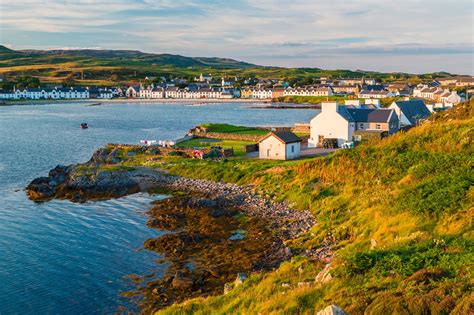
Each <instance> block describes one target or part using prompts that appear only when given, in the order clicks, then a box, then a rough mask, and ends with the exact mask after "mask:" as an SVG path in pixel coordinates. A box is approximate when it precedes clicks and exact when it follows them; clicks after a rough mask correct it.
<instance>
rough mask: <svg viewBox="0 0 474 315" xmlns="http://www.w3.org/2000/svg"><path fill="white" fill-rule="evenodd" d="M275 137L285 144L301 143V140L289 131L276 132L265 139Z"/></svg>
mask: <svg viewBox="0 0 474 315" xmlns="http://www.w3.org/2000/svg"><path fill="white" fill-rule="evenodd" d="M271 135H273V136H275V137H277V138H278V139H280V140H281V141H282V142H283V143H285V144H286V143H293V142H301V141H302V140H301V138H300V137H298V136H297V135H295V134H294V133H293V132H289V131H275V132H271V133H269V134H268V136H266V137H265V139H266V138H267V137H269V136H271Z"/></svg>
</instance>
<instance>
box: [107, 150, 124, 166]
mask: <svg viewBox="0 0 474 315" xmlns="http://www.w3.org/2000/svg"><path fill="white" fill-rule="evenodd" d="M119 154H120V149H118V148H117V149H113V150H112V151H111V152H110V153H109V154H107V156H106V158H105V163H107V164H117V163H120V161H121V159H120V157H119Z"/></svg>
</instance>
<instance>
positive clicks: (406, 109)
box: [395, 100, 431, 125]
mask: <svg viewBox="0 0 474 315" xmlns="http://www.w3.org/2000/svg"><path fill="white" fill-rule="evenodd" d="M395 104H396V105H397V106H398V108H400V110H401V112H402V113H403V114H404V115H405V117H406V118H407V119H408V120H409V121H410V123H411V124H412V125H415V124H416V122H417V121H418V120H420V119H425V118H427V117H429V116H430V115H431V112H430V110H429V109H428V107H426V105H425V102H423V101H422V100H410V101H396V102H395Z"/></svg>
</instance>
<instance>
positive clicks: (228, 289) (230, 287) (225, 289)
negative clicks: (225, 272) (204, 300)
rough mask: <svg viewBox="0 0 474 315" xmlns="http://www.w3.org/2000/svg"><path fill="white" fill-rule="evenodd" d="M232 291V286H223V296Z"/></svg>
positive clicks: (228, 284)
mask: <svg viewBox="0 0 474 315" xmlns="http://www.w3.org/2000/svg"><path fill="white" fill-rule="evenodd" d="M231 290H232V284H230V283H226V284H224V294H227V293H229V292H230V291H231Z"/></svg>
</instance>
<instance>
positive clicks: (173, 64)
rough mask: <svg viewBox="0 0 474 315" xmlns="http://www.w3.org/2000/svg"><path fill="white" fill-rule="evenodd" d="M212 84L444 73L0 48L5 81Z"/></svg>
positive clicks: (429, 77) (418, 77)
mask: <svg viewBox="0 0 474 315" xmlns="http://www.w3.org/2000/svg"><path fill="white" fill-rule="evenodd" d="M315 62H317V61H315ZM201 73H203V74H210V75H212V76H213V77H215V78H220V77H234V76H236V77H239V78H250V77H256V78H259V79H283V80H286V81H289V82H290V83H292V84H295V83H296V82H298V84H300V85H307V84H312V83H314V80H315V79H317V78H318V77H330V78H341V77H357V78H361V77H366V78H367V77H372V78H375V79H379V80H383V81H397V80H406V81H408V82H411V83H415V84H417V83H420V82H422V81H423V80H425V81H428V80H432V79H434V78H438V77H446V76H449V74H447V73H439V74H423V75H413V74H409V73H381V72H376V71H366V70H355V71H353V70H344V69H340V70H324V69H320V68H308V67H305V68H284V67H268V66H259V65H255V64H251V63H247V62H243V61H238V60H234V59H230V58H218V57H187V56H181V55H173V54H155V53H145V52H141V51H138V50H102V49H71V50H69V49H56V50H30V49H29V50H19V51H16V50H12V49H9V48H7V47H5V46H2V45H0V75H1V76H2V77H5V78H7V79H8V80H9V81H16V80H18V79H19V78H21V77H25V76H32V77H36V78H38V79H40V81H41V82H42V83H47V84H49V83H53V84H58V83H59V84H62V83H64V81H65V80H67V81H68V84H71V83H74V84H79V85H107V86H116V85H117V84H130V83H133V82H139V81H141V80H143V79H144V78H145V77H152V78H157V79H159V78H160V77H166V78H177V77H178V78H184V79H188V80H192V78H193V77H196V76H198V75H199V74H201Z"/></svg>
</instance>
